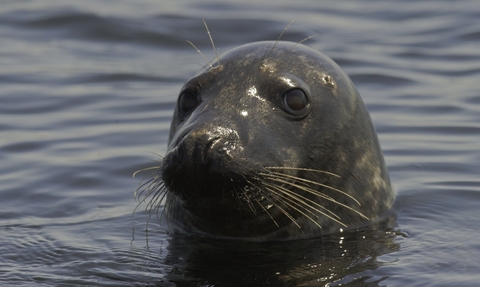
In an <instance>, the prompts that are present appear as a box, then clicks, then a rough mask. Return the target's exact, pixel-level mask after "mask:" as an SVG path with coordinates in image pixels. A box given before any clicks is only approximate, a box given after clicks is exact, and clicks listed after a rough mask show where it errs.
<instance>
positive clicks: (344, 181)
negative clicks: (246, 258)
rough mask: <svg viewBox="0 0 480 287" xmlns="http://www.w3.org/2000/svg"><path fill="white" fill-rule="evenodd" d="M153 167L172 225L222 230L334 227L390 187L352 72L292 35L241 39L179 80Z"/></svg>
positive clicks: (260, 232)
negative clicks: (162, 149) (289, 38)
mask: <svg viewBox="0 0 480 287" xmlns="http://www.w3.org/2000/svg"><path fill="white" fill-rule="evenodd" d="M158 178H160V184H161V188H160V189H159V190H158V193H159V194H161V193H163V194H164V195H165V196H166V200H165V209H164V212H165V215H166V216H167V218H168V219H169V220H170V221H171V222H172V223H173V224H174V226H175V227H176V228H177V229H180V230H184V231H187V232H195V233H199V234H203V235H208V236H214V237H224V238H243V239H250V240H270V239H281V238H283V239H284V238H303V237H311V236H316V235H321V234H327V233H332V232H337V231H339V230H340V229H342V228H343V229H345V228H351V227H357V226H359V225H361V224H364V223H366V222H369V221H371V220H373V219H375V218H377V217H379V216H380V215H382V214H383V213H384V212H385V211H386V210H388V208H389V207H390V206H391V204H392V201H393V198H394V194H393V192H392V189H391V187H390V181H389V176H388V172H387V169H386V166H385V162H384V159H383V155H382V151H381V148H380V145H379V142H378V139H377V135H376V133H375V129H374V127H373V125H372V122H371V120H370V116H369V114H368V112H367V110H366V108H365V105H364V104H363V102H362V100H361V98H360V95H359V94H358V92H357V90H356V89H355V87H354V85H353V83H352V82H351V80H350V79H349V77H348V76H347V75H346V74H345V73H344V72H343V71H342V70H341V69H340V67H339V66H338V65H337V64H335V63H334V62H333V61H332V60H331V59H330V58H328V57H327V56H325V55H323V54H322V53H320V52H317V51H315V50H313V49H310V48H308V47H306V46H304V45H301V44H297V43H292V42H256V43H251V44H247V45H243V46H240V47H237V48H235V49H232V50H230V51H228V52H226V53H224V54H222V55H221V56H220V57H219V58H218V59H217V60H216V61H213V62H212V63H211V64H210V65H209V66H207V67H206V68H204V69H203V70H202V71H200V72H199V73H198V74H197V75H196V76H194V77H193V78H192V79H190V80H189V81H187V82H186V83H185V85H184V86H183V88H182V89H181V91H180V93H179V96H178V102H177V105H176V108H175V112H174V115H173V120H172V124H171V129H170V135H169V141H168V150H167V153H166V155H165V157H164V159H163V162H162V164H161V168H160V171H159V175H158ZM159 194H157V195H156V196H155V197H157V198H158V196H159Z"/></svg>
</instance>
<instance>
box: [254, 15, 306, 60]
mask: <svg viewBox="0 0 480 287" xmlns="http://www.w3.org/2000/svg"><path fill="white" fill-rule="evenodd" d="M297 18H298V16H297V17H295V18H294V19H293V20H292V21H290V23H288V25H287V26H286V27H285V28H283V31H282V33H280V35H279V36H278V38H277V40H276V41H275V43H274V44H273V46H272V48H271V49H270V52H269V53H268V56H266V54H267V53H266V52H267V51H265V55H264V56H263V60H265V59H268V58H270V56H271V55H272V52H273V50H274V49H275V47H276V46H277V44H278V41H280V39H281V38H282V36H283V33H285V31H287V29H288V28H289V27H290V25H292V24H293V22H295V20H297Z"/></svg>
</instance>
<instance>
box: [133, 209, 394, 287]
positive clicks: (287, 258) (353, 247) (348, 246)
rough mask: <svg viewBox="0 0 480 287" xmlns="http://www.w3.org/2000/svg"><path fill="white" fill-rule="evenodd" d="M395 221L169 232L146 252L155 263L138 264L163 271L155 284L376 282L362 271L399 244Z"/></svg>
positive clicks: (376, 264)
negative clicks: (304, 234)
mask: <svg viewBox="0 0 480 287" xmlns="http://www.w3.org/2000/svg"><path fill="white" fill-rule="evenodd" d="M395 224H396V215H395V214H393V213H392V214H390V215H388V216H387V217H386V218H384V219H382V221H381V222H378V223H376V224H375V225H374V226H368V227H364V228H361V229H357V230H353V231H346V232H342V233H338V234H333V235H330V236H323V237H320V238H313V239H304V240H295V241H285V242H263V243H255V242H242V241H226V240H214V239H207V238H199V237H195V236H188V235H174V236H172V237H171V239H170V240H169V242H168V243H169V244H168V246H167V247H166V248H165V250H162V248H161V253H160V254H158V255H159V257H158V258H157V259H153V258H152V257H150V258H152V261H153V262H149V263H148V266H158V267H159V268H156V269H155V270H152V269H149V268H148V267H147V266H143V268H141V269H144V271H147V272H160V273H163V274H165V277H164V278H163V279H162V281H161V282H157V283H158V284H159V285H158V286H165V285H166V284H171V286H324V285H327V284H329V285H328V286H340V285H341V286H358V284H360V283H361V284H363V285H362V286H380V285H379V284H380V283H381V282H382V281H383V280H385V279H386V278H388V276H385V277H379V278H377V277H373V276H371V275H369V274H367V273H368V272H365V271H368V270H374V269H376V268H378V267H380V266H382V265H386V264H389V263H390V262H383V261H382V260H380V259H379V257H380V256H382V255H385V254H389V253H391V252H394V251H397V250H399V248H400V245H399V243H398V242H397V241H396V238H397V236H401V235H402V234H401V233H400V232H398V231H395V230H394V228H393V227H394V226H395ZM150 247H151V246H150ZM151 249H154V250H155V249H156V250H158V247H157V248H151ZM164 251H167V252H168V254H167V255H166V256H162V253H163V252H164ZM150 256H151V254H150ZM161 266H165V267H166V266H169V267H168V268H169V270H165V269H164V268H163V269H162V267H161ZM164 280H165V281H167V282H168V283H167V282H165V281H164ZM167 286H169V285H167Z"/></svg>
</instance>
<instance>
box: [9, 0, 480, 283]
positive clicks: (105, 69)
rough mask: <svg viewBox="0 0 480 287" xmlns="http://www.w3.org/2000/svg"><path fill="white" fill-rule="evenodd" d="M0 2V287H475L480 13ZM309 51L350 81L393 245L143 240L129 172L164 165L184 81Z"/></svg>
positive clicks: (148, 236) (463, 6) (371, 239)
mask: <svg viewBox="0 0 480 287" xmlns="http://www.w3.org/2000/svg"><path fill="white" fill-rule="evenodd" d="M257 2H258V1H225V2H221V1H189V0H185V1H162V2H158V1H151V0H143V1H115V2H111V1H75V2H74V1H60V0H58V1H54V0H46V1H4V2H2V5H0V39H1V42H0V131H1V137H0V159H1V162H2V165H0V182H1V183H2V184H1V188H0V197H1V198H2V201H1V203H0V283H1V285H5V286H13V285H15V286H82V285H88V286H268V285H270V286H475V285H478V282H479V281H480V275H479V274H478V270H480V260H479V258H480V243H479V241H478V236H479V235H480V233H479V231H478V227H479V226H480V216H479V215H480V212H479V210H480V179H479V174H480V92H479V91H480V82H479V81H478V79H479V78H480V49H479V46H480V20H479V19H480V2H477V1H474V0H472V1H468V0H461V1H395V2H393V1H366V0H365V1H363V0H361V1H342V2H339V1H322V2H319V1H297V2H294V3H290V2H289V1H275V2H271V3H264V4H258V3H257ZM202 19H206V21H207V23H208V24H209V27H210V30H211V32H212V35H213V37H214V40H215V43H216V45H217V48H218V49H219V52H224V51H226V50H228V49H229V48H232V47H235V46H238V45H241V44H245V43H248V42H253V41H260V40H275V39H276V38H277V37H278V35H279V34H280V32H281V31H282V30H283V29H284V27H285V26H286V25H287V24H288V23H289V22H290V21H291V20H292V19H296V22H295V23H294V24H292V25H291V26H290V28H289V29H288V30H287V31H286V33H285V34H284V36H283V38H282V39H284V40H290V41H300V40H302V39H304V38H306V37H308V36H311V35H316V36H315V37H314V38H313V39H311V40H309V41H307V42H305V44H307V45H308V46H310V47H312V48H314V49H318V50H320V51H322V52H323V53H325V54H327V55H329V56H330V57H332V58H333V59H334V60H335V61H336V62H337V63H338V64H339V65H340V66H342V68H343V69H344V70H345V71H346V72H347V73H348V74H349V75H350V76H351V78H352V80H353V82H354V83H355V85H356V86H357V88H358V90H359V91H360V94H361V95H362V97H363V100H364V101H365V103H366V105H367V107H368V109H369V111H370V113H371V116H372V119H373V121H374V124H375V126H376V128H377V131H378V135H379V138H380V142H381V145H382V147H383V150H384V154H385V159H386V162H387V165H388V168H389V171H390V176H391V179H392V182H393V184H394V187H395V189H396V191H397V200H396V202H395V206H394V210H395V212H396V219H395V218H392V220H393V222H395V228H394V230H393V232H390V231H387V232H385V230H378V232H375V231H362V230H359V231H357V232H352V233H346V234H344V235H341V236H339V235H336V236H327V237H325V238H317V239H312V240H303V241H297V242H290V243H278V244H273V245H265V244H252V243H239V242H216V241H213V240H205V239H200V238H195V237H188V236H185V237H172V236H170V235H169V234H168V233H167V229H166V227H165V226H164V224H163V223H160V222H158V221H157V220H156V219H155V218H152V219H151V220H150V223H149V225H148V227H147V226H146V223H147V217H145V214H144V213H143V212H142V210H143V208H144V206H145V205H141V206H140V207H139V209H138V211H137V212H136V213H135V214H133V215H132V212H133V210H134V209H135V207H136V206H137V202H135V200H134V198H133V192H134V190H135V189H136V188H137V187H138V184H139V181H140V178H135V179H132V174H133V172H134V171H136V170H138V169H141V168H145V167H148V166H152V165H155V164H156V162H155V161H157V160H158V156H157V155H156V154H160V155H161V154H163V153H164V152H165V150H166V141H167V134H168V129H169V125H170V119H171V116H172V111H173V107H174V104H175V101H176V97H177V95H178V92H179V89H180V87H181V86H182V84H183V82H184V81H185V80H186V79H188V78H189V77H190V76H192V75H193V74H194V73H195V72H196V71H197V70H198V69H199V68H200V67H201V66H202V65H204V64H205V61H204V60H203V58H202V57H201V56H200V55H199V54H198V53H197V52H196V51H195V50H194V49H193V48H192V47H191V46H190V45H189V44H188V43H187V42H186V41H185V40H186V39H188V40H190V41H192V42H193V43H195V45H197V47H198V48H199V49H200V50H201V51H202V52H203V53H204V54H205V55H206V56H207V57H208V58H209V59H211V58H213V57H214V53H213V50H212V48H211V46H210V42H209V39H208V36H207V33H206V32H205V29H204V27H203V23H202Z"/></svg>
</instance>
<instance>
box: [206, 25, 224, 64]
mask: <svg viewBox="0 0 480 287" xmlns="http://www.w3.org/2000/svg"><path fill="white" fill-rule="evenodd" d="M203 24H204V25H205V29H207V33H208V37H209V38H210V42H211V43H212V47H213V51H214V52H215V57H216V58H217V63H218V66H219V67H220V65H221V64H220V57H219V55H218V51H217V48H215V43H214V42H213V38H212V34H211V33H210V29H208V25H207V22H205V19H203ZM210 66H212V65H210ZM212 68H213V67H212Z"/></svg>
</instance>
